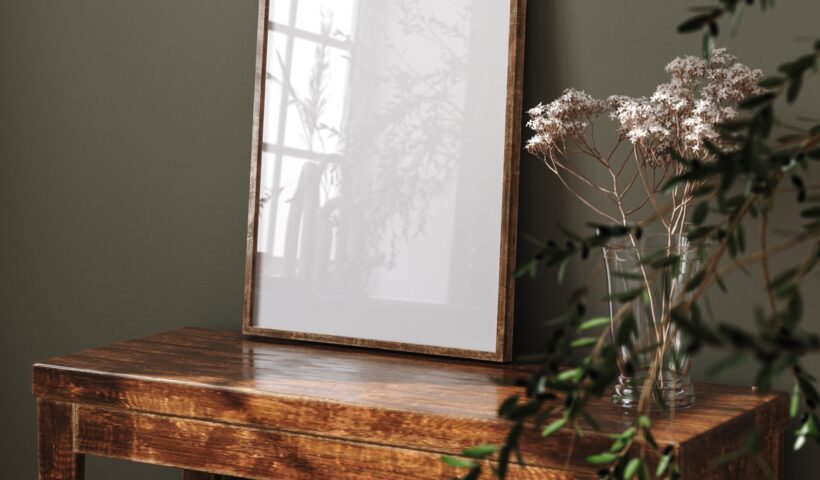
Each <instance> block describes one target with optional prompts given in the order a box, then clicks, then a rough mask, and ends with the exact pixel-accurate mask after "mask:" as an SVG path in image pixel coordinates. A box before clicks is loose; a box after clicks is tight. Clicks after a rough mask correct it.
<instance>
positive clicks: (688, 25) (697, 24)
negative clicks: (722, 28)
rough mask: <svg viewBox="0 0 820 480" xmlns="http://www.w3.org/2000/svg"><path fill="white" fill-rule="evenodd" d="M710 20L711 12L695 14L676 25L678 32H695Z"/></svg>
mask: <svg viewBox="0 0 820 480" xmlns="http://www.w3.org/2000/svg"><path fill="white" fill-rule="evenodd" d="M710 20H712V15H711V14H705V13H704V14H701V15H696V16H694V17H692V18H690V19H689V20H686V21H685V22H683V23H681V24H680V25H678V33H690V32H696V31H698V30H700V29H701V28H703V27H704V26H706V24H707V23H709V21H710Z"/></svg>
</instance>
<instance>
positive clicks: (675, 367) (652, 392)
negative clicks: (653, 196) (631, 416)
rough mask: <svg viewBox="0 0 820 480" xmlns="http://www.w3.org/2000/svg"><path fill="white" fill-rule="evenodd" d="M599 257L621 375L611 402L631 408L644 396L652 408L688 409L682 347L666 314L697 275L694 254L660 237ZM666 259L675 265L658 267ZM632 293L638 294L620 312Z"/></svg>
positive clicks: (611, 248)
mask: <svg viewBox="0 0 820 480" xmlns="http://www.w3.org/2000/svg"><path fill="white" fill-rule="evenodd" d="M603 254H604V261H605V263H606V273H607V281H608V285H609V294H610V300H609V308H610V316H611V319H612V324H611V329H612V341H613V346H614V348H615V351H616V358H617V362H618V369H619V371H620V375H619V377H618V382H617V384H616V385H615V388H614V392H613V394H612V400H613V402H614V403H615V404H617V405H620V406H622V407H627V408H636V407H637V406H638V403H639V402H640V399H641V396H642V395H644V394H646V395H647V396H648V397H647V401H649V402H651V405H652V406H653V407H655V408H658V407H661V406H665V407H678V408H680V407H687V406H690V405H692V404H693V403H694V401H695V392H694V388H693V386H692V382H691V380H690V378H689V367H690V365H691V359H690V356H689V355H688V354H687V353H686V351H685V348H686V346H687V342H686V341H685V338H684V336H683V332H681V331H680V330H679V329H677V328H676V327H675V325H674V324H673V323H672V322H671V321H670V315H669V312H670V309H671V304H672V302H674V301H676V300H677V301H679V300H680V299H682V298H685V295H686V294H685V287H686V284H687V283H688V282H689V280H691V279H692V277H693V276H694V275H695V274H696V273H697V272H698V270H699V269H700V266H701V265H700V263H701V260H700V255H699V252H698V249H697V248H696V247H695V246H694V245H692V244H691V243H690V242H689V241H688V239H687V238H686V237H685V236H683V235H681V234H674V233H673V234H671V235H670V234H668V233H667V232H666V231H662V232H646V233H644V234H643V235H642V236H641V237H640V238H639V239H638V238H635V237H626V238H623V239H621V240H619V241H618V242H614V243H610V244H608V245H606V246H604V247H603ZM669 256H677V257H679V261H678V262H675V263H674V264H672V265H668V266H661V265H662V264H663V262H662V261H661V260H660V259H662V258H665V257H669ZM637 289H643V293H642V294H641V295H639V296H638V297H637V298H635V299H634V300H633V301H632V303H631V305H630V306H629V307H626V308H625V309H623V311H621V310H622V308H623V307H624V304H625V303H626V302H628V300H627V299H628V298H629V297H630V296H632V295H633V294H634V292H636V291H637ZM619 312H620V315H619ZM624 322H630V323H629V324H627V326H626V328H622V327H625V325H624ZM626 333H628V335H626ZM650 377H651V379H650ZM647 389H649V390H648V391H647Z"/></svg>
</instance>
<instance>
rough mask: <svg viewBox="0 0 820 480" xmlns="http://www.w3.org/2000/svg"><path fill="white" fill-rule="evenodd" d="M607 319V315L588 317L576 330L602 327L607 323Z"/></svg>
mask: <svg viewBox="0 0 820 480" xmlns="http://www.w3.org/2000/svg"><path fill="white" fill-rule="evenodd" d="M609 321H610V318H609V317H595V318H590V319H589V320H587V321H585V322H584V323H582V324H581V325H579V326H578V330H592V329H593V328H598V327H603V326H604V325H609Z"/></svg>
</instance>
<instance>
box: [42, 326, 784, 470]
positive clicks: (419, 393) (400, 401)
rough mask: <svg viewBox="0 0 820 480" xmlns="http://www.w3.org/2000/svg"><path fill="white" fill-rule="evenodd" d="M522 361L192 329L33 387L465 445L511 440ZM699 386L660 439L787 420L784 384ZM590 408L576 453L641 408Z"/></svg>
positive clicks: (285, 424) (54, 366) (237, 418)
mask: <svg viewBox="0 0 820 480" xmlns="http://www.w3.org/2000/svg"><path fill="white" fill-rule="evenodd" d="M523 368H524V367H522V366H519V365H498V364H490V363H483V362H477V361H468V360H456V359H445V358H439V357H429V356H422V355H415V354H405V353H393V352H382V351H372V350H364V349H355V348H350V347H334V346H324V345H316V344H305V343H298V342H289V341H282V340H264V341H263V340H258V339H252V338H248V337H245V336H243V335H241V334H239V333H233V332H225V331H216V330H208V329H201V328H184V329H180V330H175V331H171V332H166V333H161V334H158V335H153V336H150V337H146V338H142V339H137V340H131V341H126V342H122V343H117V344H113V345H110V346H105V347H100V348H94V349H90V350H86V351H83V352H79V353H75V354H71V355H66V356H60V357H54V358H50V359H47V360H44V361H42V362H39V363H37V364H35V366H34V383H33V390H34V393H35V395H37V396H38V397H43V398H50V399H54V400H58V401H69V402H78V403H91V404H97V405H104V406H110V407H111V408H126V409H132V410H139V411H146V412H152V413H160V414H168V415H180V416H186V417H192V418H205V419H211V420H218V421H223V422H230V423H235V424H245V425H251V426H259V427H270V428H277V429H282V430H286V431H294V432H300V433H310V434H317V435H323V436H329V437H337V438H345V439H362V440H365V441H373V442H378V443H385V444H391V445H403V446H408V447H412V448H426V449H437V450H438V449H445V448H450V449H452V448H455V449H456V451H458V449H460V448H463V447H466V446H470V445H472V444H476V443H485V442H492V443H500V442H502V441H503V436H504V434H505V433H506V431H507V429H508V428H509V425H508V424H507V423H506V421H504V420H501V419H499V418H498V417H497V414H496V412H497V409H498V405H499V404H500V403H501V401H503V400H504V399H505V398H507V397H508V396H510V395H511V394H514V393H517V392H518V388H516V387H514V386H511V385H504V384H501V383H499V382H498V380H499V379H502V378H505V377H506V378H511V377H515V376H521V375H522V374H523V373H522V372H523ZM695 393H696V405H695V406H694V407H692V408H686V409H681V410H679V411H677V412H675V415H674V418H669V417H668V415H658V418H657V419H655V420H653V424H654V426H653V432H654V434H655V436H656V438H657V440H658V441H659V443H662V444H673V445H683V444H686V443H687V442H694V441H697V439H698V438H701V437H704V436H709V435H712V436H715V435H718V434H720V435H723V434H725V433H726V432H729V431H731V430H733V429H739V428H745V427H747V426H748V425H749V424H753V423H756V422H758V423H759V422H760V421H763V420H765V421H766V422H767V423H769V424H770V425H771V426H772V428H783V426H784V425H785V423H786V421H787V419H786V403H787V399H786V396H785V395H784V394H782V393H779V392H770V393H765V394H757V393H755V392H754V391H752V389H750V388H741V387H729V386H720V385H711V384H697V385H696V387H695ZM590 411H591V412H592V414H593V416H594V417H595V418H596V420H597V421H598V423H599V424H600V425H601V428H602V431H601V432H590V433H589V434H588V435H585V436H584V438H583V439H579V441H578V445H579V446H578V448H576V450H577V452H575V453H574V454H573V456H579V457H581V456H583V455H585V454H589V453H590V452H592V453H595V452H596V449H598V450H597V451H600V449H601V448H604V446H605V445H608V444H609V442H610V440H609V439H608V438H606V435H605V434H606V433H607V432H620V431H622V430H623V429H624V428H625V426H627V425H628V424H629V423H630V422H631V421H632V415H633V413H631V412H629V411H626V410H623V409H620V408H617V407H615V406H613V405H612V404H611V402H610V401H609V400H608V399H607V398H603V399H600V400H596V401H593V402H592V403H591V405H590ZM533 435H534V436H533V439H534V440H536V439H537V441H535V442H529V443H537V444H538V445H533V446H522V447H523V450H524V453H525V459H527V458H530V459H536V458H537V457H543V456H544V455H549V454H550V453H554V452H555V451H565V450H566V443H565V442H566V441H567V440H568V439H569V437H568V436H573V437H572V438H573V440H574V433H572V432H571V431H569V429H567V431H566V432H564V431H562V432H559V434H557V435H555V436H554V437H550V439H548V440H546V441H545V440H543V439H541V438H540V437H539V436H538V435H537V432H533ZM534 461H535V463H540V460H534ZM579 461H580V462H581V463H583V461H582V458H580V459H579ZM572 463H575V461H574V460H573V461H572ZM579 468H580V467H579Z"/></svg>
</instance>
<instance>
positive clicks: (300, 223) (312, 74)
mask: <svg viewBox="0 0 820 480" xmlns="http://www.w3.org/2000/svg"><path fill="white" fill-rule="evenodd" d="M271 2H274V4H273V5H272V4H271ZM300 2H301V3H300ZM329 4H330V5H332V7H330V8H329V7H327V5H322V0H284V1H279V0H260V3H259V16H258V24H257V29H258V30H257V43H256V50H257V58H256V72H255V90H254V92H255V93H254V106H253V129H252V154H251V167H250V189H249V190H250V194H249V207H248V230H247V232H248V233H247V239H246V258H245V276H244V302H243V314H242V316H243V329H242V330H243V333H244V334H247V335H252V336H260V337H275V338H282V339H290V340H301V341H313V342H321V343H330V344H340V345H352V346H360V347H368V348H378V349H387V350H396V351H405V352H415V353H423V354H433V355H443V356H450V357H460V358H470V359H480V360H489V361H496V362H499V361H507V360H510V358H511V356H512V330H513V303H514V285H515V279H514V276H515V250H516V224H517V208H518V182H519V178H518V177H519V159H520V158H519V157H520V150H521V148H520V135H521V124H522V111H521V103H522V90H523V65H524V29H525V18H526V0H507V1H504V2H497V1H495V0H494V1H493V2H486V1H483V0H436V1H435V2H432V1H428V0H389V1H384V0H333V2H331V3H329ZM317 5H320V7H319V8H318V9H317ZM346 5H347V6H350V8H349V9H348V8H346V7H345V6H346ZM499 5H501V7H502V8H501V9H499ZM300 7H302V8H301V10H300ZM500 10H503V12H501V11H500ZM304 11H308V12H310V15H309V14H303V13H300V12H304ZM499 13H503V15H501V16H499ZM465 19H466V20H465ZM499 40H503V45H500V43H501V42H500V41H499ZM502 56H504V57H505V58H503V61H505V62H506V65H501V64H500V63H501V62H500V59H499V57H502ZM425 62H426V63H425ZM471 76H472V77H471ZM500 85H503V90H502V88H500ZM339 97H343V98H342V99H341V100H340V99H339ZM272 112H275V113H276V116H273V115H272ZM408 112H410V113H408ZM266 113H268V115H267V117H269V118H266ZM494 125H498V126H500V127H501V128H500V129H498V128H491V127H493V126H494ZM274 127H275V128H274ZM499 130H500V131H499ZM363 145H364V146H363ZM373 152H375V153H373ZM418 152H423V154H422V153H418ZM441 152H444V153H441ZM493 152H495V154H493ZM482 202H483V203H482ZM493 252H495V253H493ZM493 292H494V293H493Z"/></svg>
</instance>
